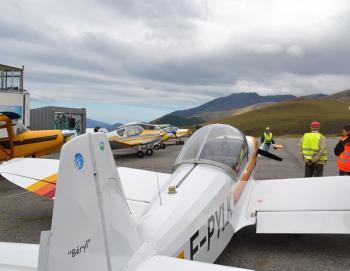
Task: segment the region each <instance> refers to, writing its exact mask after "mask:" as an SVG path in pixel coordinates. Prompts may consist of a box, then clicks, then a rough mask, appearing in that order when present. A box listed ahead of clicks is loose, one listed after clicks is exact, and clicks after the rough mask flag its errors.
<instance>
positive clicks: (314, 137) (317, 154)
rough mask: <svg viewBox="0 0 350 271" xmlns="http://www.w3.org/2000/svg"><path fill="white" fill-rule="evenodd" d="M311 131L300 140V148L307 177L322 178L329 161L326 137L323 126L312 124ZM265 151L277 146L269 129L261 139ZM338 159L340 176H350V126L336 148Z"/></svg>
mask: <svg viewBox="0 0 350 271" xmlns="http://www.w3.org/2000/svg"><path fill="white" fill-rule="evenodd" d="M310 128H311V131H310V132H309V133H305V134H304V135H303V137H302V138H301V140H300V144H299V148H300V152H301V154H302V158H303V160H304V162H305V177H322V176H323V168H324V165H325V164H326V163H327V160H328V150H327V142H326V137H325V136H324V135H322V134H321V133H320V128H321V124H320V122H318V121H313V122H311V125H310ZM261 143H262V144H263V145H264V149H265V151H269V149H270V146H271V144H275V141H274V139H273V135H272V133H271V130H270V128H269V127H267V128H266V130H265V132H264V134H263V135H262V137H261ZM334 154H335V155H336V157H337V166H338V169H339V175H348V176H350V125H346V126H345V127H344V129H343V135H342V137H341V138H340V140H339V142H338V144H337V145H336V146H335V148H334Z"/></svg>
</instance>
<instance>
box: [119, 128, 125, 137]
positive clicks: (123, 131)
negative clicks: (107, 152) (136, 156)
mask: <svg viewBox="0 0 350 271" xmlns="http://www.w3.org/2000/svg"><path fill="white" fill-rule="evenodd" d="M117 133H118V135H119V136H126V131H125V129H124V128H123V129H119V130H117Z"/></svg>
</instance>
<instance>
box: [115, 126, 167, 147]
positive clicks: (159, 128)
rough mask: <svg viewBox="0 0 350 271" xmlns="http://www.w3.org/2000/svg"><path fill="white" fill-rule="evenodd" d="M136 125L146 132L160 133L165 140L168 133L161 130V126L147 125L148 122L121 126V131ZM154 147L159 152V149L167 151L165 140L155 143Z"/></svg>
mask: <svg viewBox="0 0 350 271" xmlns="http://www.w3.org/2000/svg"><path fill="white" fill-rule="evenodd" d="M135 125H136V126H140V127H142V128H143V129H145V130H146V131H154V133H157V132H159V133H160V135H161V136H162V137H163V138H164V136H165V135H166V133H165V132H164V131H163V129H162V128H161V126H160V125H157V124H152V123H147V122H131V123H127V124H124V125H122V126H120V127H119V129H121V128H127V127H130V126H135ZM155 131H157V132H155ZM153 147H154V149H155V150H159V149H165V147H166V145H165V144H164V143H163V140H161V141H158V142H155V143H154V144H153Z"/></svg>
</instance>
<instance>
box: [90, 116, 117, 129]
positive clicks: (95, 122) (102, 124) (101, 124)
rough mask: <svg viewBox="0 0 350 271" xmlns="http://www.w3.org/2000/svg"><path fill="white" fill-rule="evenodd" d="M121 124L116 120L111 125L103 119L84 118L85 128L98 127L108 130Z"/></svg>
mask: <svg viewBox="0 0 350 271" xmlns="http://www.w3.org/2000/svg"><path fill="white" fill-rule="evenodd" d="M122 125H123V124H122V123H118V122H117V123H114V124H112V125H111V124H109V123H106V122H103V121H98V120H93V119H89V118H86V128H95V127H100V128H106V129H107V130H108V131H114V130H116V129H117V128H118V127H119V126H122Z"/></svg>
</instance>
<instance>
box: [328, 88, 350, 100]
mask: <svg viewBox="0 0 350 271" xmlns="http://www.w3.org/2000/svg"><path fill="white" fill-rule="evenodd" d="M325 98H326V99H334V100H350V89H348V90H344V91H339V92H336V93H334V94H331V95H328V96H327V97H325Z"/></svg>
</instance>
